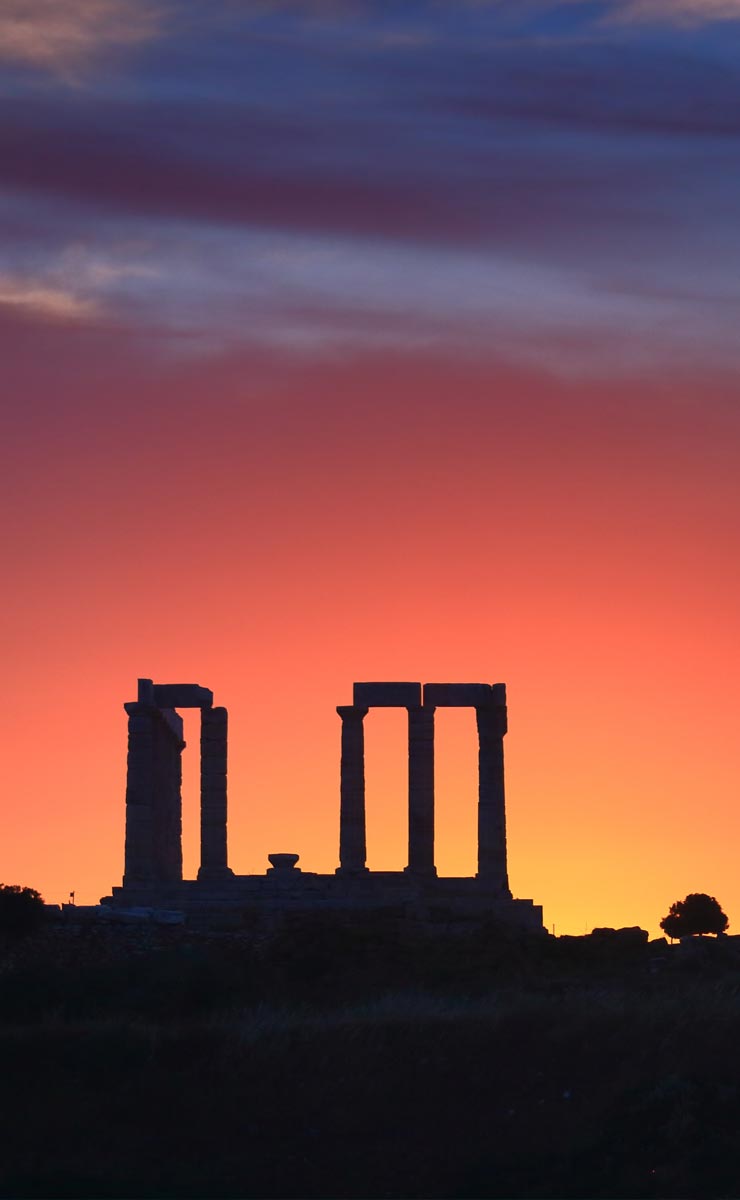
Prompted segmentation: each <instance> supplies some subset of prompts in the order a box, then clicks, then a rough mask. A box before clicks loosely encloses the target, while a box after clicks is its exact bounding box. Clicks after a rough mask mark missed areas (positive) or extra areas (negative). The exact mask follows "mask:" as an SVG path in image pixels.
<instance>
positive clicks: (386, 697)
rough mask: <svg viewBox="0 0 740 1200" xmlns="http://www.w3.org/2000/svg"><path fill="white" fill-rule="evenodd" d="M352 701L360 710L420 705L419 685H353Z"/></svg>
mask: <svg viewBox="0 0 740 1200" xmlns="http://www.w3.org/2000/svg"><path fill="white" fill-rule="evenodd" d="M352 701H353V704H354V705H356V706H358V707H361V708H409V707H410V706H411V705H412V704H421V684H420V683H355V684H354V685H353V687H352Z"/></svg>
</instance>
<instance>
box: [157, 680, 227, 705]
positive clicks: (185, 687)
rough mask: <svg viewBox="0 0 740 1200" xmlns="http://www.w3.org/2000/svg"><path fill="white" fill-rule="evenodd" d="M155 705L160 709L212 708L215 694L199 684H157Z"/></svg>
mask: <svg viewBox="0 0 740 1200" xmlns="http://www.w3.org/2000/svg"><path fill="white" fill-rule="evenodd" d="M153 691H154V703H155V704H156V705H157V706H158V707H159V708H210V707H211V706H212V704H213V692H212V691H211V690H210V688H204V687H201V686H200V685H199V684H197V683H155V684H154V687H153Z"/></svg>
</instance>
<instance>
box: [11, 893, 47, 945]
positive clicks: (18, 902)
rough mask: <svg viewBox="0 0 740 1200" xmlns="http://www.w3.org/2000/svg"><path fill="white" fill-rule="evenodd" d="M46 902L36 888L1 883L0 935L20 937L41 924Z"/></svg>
mask: <svg viewBox="0 0 740 1200" xmlns="http://www.w3.org/2000/svg"><path fill="white" fill-rule="evenodd" d="M43 915H44V901H43V900H42V898H41V895H40V894H39V892H37V891H36V889H35V888H30V887H20V886H19V885H18V884H17V883H0V933H4V934H11V935H14V936H19V935H22V934H26V933H31V932H32V931H33V930H34V929H36V928H37V927H38V926H39V924H40V923H41V921H42V919H43Z"/></svg>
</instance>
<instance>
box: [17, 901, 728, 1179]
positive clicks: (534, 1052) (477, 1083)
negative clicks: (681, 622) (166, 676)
mask: <svg viewBox="0 0 740 1200" xmlns="http://www.w3.org/2000/svg"><path fill="white" fill-rule="evenodd" d="M691 949H692V950H693V953H691V952H687V951H686V948H685V947H681V948H680V949H679V948H678V947H666V946H664V945H663V946H661V945H659V944H658V945H656V944H652V945H650V946H648V945H646V944H640V942H639V939H637V940H634V939H633V940H630V938H626V939H624V940H623V941H620V939H618V938H617V939H611V940H610V939H608V938H607V939H606V940H604V939H603V938H602V939H592V938H583V939H557V940H555V939H552V938H547V937H545V938H543V939H539V940H535V941H533V942H531V943H525V944H522V943H520V942H517V941H512V940H510V939H509V938H507V937H506V936H505V935H502V934H501V933H500V932H497V931H496V930H495V929H488V930H479V931H477V932H475V933H468V934H450V933H445V934H441V935H435V936H434V937H431V936H429V935H427V934H423V933H420V932H418V931H417V932H416V933H410V932H409V931H408V930H407V931H406V932H403V931H402V930H401V929H400V927H399V928H396V927H394V926H393V925H392V924H389V923H387V924H386V925H385V926H383V928H379V927H378V925H377V922H376V923H375V925H373V924H372V923H371V924H369V925H367V926H364V927H363V926H357V925H356V926H354V927H353V928H352V929H347V928H335V929H332V928H329V929H327V928H322V927H320V926H316V925H311V924H304V925H302V926H296V927H294V928H291V929H288V930H284V931H283V932H282V933H278V934H273V935H271V936H269V937H264V936H262V937H255V936H254V935H250V934H243V935H241V936H238V935H230V936H222V937H221V938H218V937H213V936H211V937H209V936H206V935H196V934H188V933H187V932H186V931H183V930H158V931H155V930H151V931H144V932H142V931H140V930H139V931H132V930H131V929H127V928H123V929H122V928H117V929H102V928H100V927H97V926H94V925H90V926H83V925H80V926H75V925H74V924H70V923H69V922H67V923H66V924H65V925H64V926H60V927H58V928H54V929H46V930H45V931H44V932H43V933H42V934H41V935H38V936H35V937H33V938H31V939H26V940H25V941H24V942H23V943H18V942H16V943H7V944H5V945H4V947H3V949H2V961H3V968H2V976H1V977H0V984H1V986H0V1022H1V1023H0V1089H1V1090H2V1122H0V1194H1V1195H2V1196H6V1197H10V1196H18V1197H30V1196H38V1197H41V1196H52V1197H66V1196H69V1197H91V1196H103V1197H196V1196H213V1197H319V1196H326V1197H350V1198H354V1197H374V1196H377V1197H408V1198H411V1197H430V1198H434V1197H461V1198H463V1197H470V1198H477V1197H581V1196H583V1197H586V1196H593V1197H679V1198H680V1197H737V1196H738V1195H740V1036H738V1035H739V1034H740V952H739V951H738V949H737V943H735V941H734V939H732V940H731V939H724V940H718V941H713V940H712V941H711V942H709V940H707V941H705V942H704V944H703V945H701V946H700V947H698V948H694V947H692V948H691Z"/></svg>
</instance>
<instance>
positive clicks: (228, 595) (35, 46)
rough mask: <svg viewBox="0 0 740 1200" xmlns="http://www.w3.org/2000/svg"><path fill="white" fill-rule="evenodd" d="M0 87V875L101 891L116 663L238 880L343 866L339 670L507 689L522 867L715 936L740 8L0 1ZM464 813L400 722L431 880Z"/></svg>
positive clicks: (189, 818) (192, 829) (444, 733)
mask: <svg viewBox="0 0 740 1200" xmlns="http://www.w3.org/2000/svg"><path fill="white" fill-rule="evenodd" d="M0 75H1V78H2V120H1V121H0V396H1V397H2V442H3V446H4V448H5V452H4V463H5V465H4V469H3V472H2V476H1V477H0V487H2V491H3V493H4V502H3V504H2V510H1V511H2V518H1V520H2V526H3V543H4V546H5V556H4V557H5V565H6V571H5V572H4V588H3V603H2V621H3V624H4V636H3V651H4V653H3V657H4V662H3V690H4V700H5V703H4V706H3V735H2V744H3V748H4V749H3V754H2V762H1V764H0V770H1V772H2V792H1V793H0V794H1V795H2V801H1V804H2V818H3V819H2V837H1V839H0V880H1V881H2V882H5V883H22V884H29V885H31V886H35V887H37V888H39V890H40V891H41V892H42V893H43V895H44V897H45V898H46V899H47V900H49V901H54V902H61V901H62V900H66V899H67V896H68V893H69V892H70V891H71V890H74V891H75V892H76V896H77V900H78V902H80V903H95V902H96V901H97V900H98V898H99V897H100V896H102V895H104V894H106V893H107V892H109V890H110V888H111V886H113V885H114V884H118V883H120V881H121V875H122V870H123V831H124V789H125V753H126V717H125V714H124V711H123V703H124V702H125V701H128V700H133V699H135V698H136V679H137V677H138V676H147V677H150V678H153V679H155V680H156V681H157V682H162V683H165V682H198V683H200V684H202V685H204V686H206V687H210V688H212V689H213V691H214V693H215V700H216V703H218V704H225V705H226V706H227V707H228V709H229V712H230V776H229V800H230V858H231V865H232V866H233V868H234V869H235V870H236V871H238V872H240V873H247V872H262V871H264V870H265V869H266V867H267V865H268V864H267V854H268V853H270V852H274V851H295V852H298V853H300V855H301V860H300V864H299V865H300V866H302V867H303V868H304V869H305V870H316V871H322V872H328V871H333V870H334V868H335V867H336V865H337V861H338V857H337V855H338V809H339V737H340V721H339V718H338V716H337V714H336V712H335V707H336V705H337V704H346V703H350V702H351V698H352V682H353V680H373V679H378V680H382V679H389V680H392V679H400V680H404V679H405V680H420V681H485V682H497V681H505V682H506V684H507V689H508V696H509V734H508V736H507V740H506V753H507V797H508V825H509V871H510V879H511V884H512V888H513V890H514V894H515V895H517V896H521V897H529V898H532V899H534V900H535V902H536V903H539V904H542V905H543V906H544V913H545V921H546V923H547V925H548V926H549V927H550V928H552V926H553V925H554V926H555V927H556V929H557V932H558V933H582V932H583V931H584V929H591V928H592V927H593V926H595V925H616V926H619V925H634V924H640V925H642V926H643V927H645V928H648V929H650V930H651V932H652V933H653V934H655V933H656V932H657V926H658V921H659V920H660V918H661V917H662V916H664V915H665V913H666V912H667V910H668V907H669V905H670V903H671V902H672V901H674V900H676V899H680V898H682V897H683V896H685V895H686V893H687V892H690V891H707V892H709V893H711V894H713V895H715V896H716V897H717V898H718V900H719V901H720V903H721V904H722V905H723V907H724V909H725V911H726V912H727V914H728V916H729V918H730V922H731V929H730V932H740V870H739V868H738V863H739V862H740V814H739V812H738V807H739V802H740V753H739V751H738V727H739V726H740V669H739V668H740V661H739V660H740V654H739V653H738V612H739V611H740V558H739V556H738V549H739V542H740V408H739V402H740V390H739V388H738V384H739V383H740V337H739V336H738V329H739V326H740V224H739V222H738V214H739V212H740V0H610V2H609V0H602V2H601V3H589V2H586V0H564V2H560V3H556V2H555V0H552V2H548V0H498V2H497V0H468V2H466V0H426V2H425V3H419V2H417V0H403V2H401V0H374V2H370V0H368V2H366V3H363V2H362V0H355V2H350V0H347V3H342V2H341V0H334V2H330V0H324V2H323V3H322V2H320V0H314V2H310V0H304V2H303V3H290V2H288V0H284V2H278V0H275V2H270V0H216V2H213V0H210V2H208V3H206V2H205V0H170V2H169V3H168V2H167V0H162V2H161V3H158V2H154V0H153V2H151V3H150V2H149V0H66V2H65V3H64V4H60V3H57V2H56V0H0ZM183 715H184V716H185V723H186V738H187V739H188V741H189V747H188V749H187V750H186V752H185V760H186V761H185V795H184V848H185V865H186V873H187V874H188V875H189V876H192V875H193V874H194V872H195V870H196V869H197V865H198V835H197V823H198V808H197V770H198V754H197V741H198V725H197V716H196V714H194V713H187V712H185V713H184V714H183ZM405 738H406V734H405V713H403V712H402V711H386V712H380V711H373V712H371V714H370V715H369V716H368V718H367V720H366V754H367V767H366V773H367V804H368V852H369V865H370V866H371V867H377V868H383V869H389V870H390V869H401V868H402V867H403V866H404V865H405V863H406V852H405V836H406V813H405V804H406V776H405V753H406V741H405ZM475 803H476V734H475V719H474V714H473V712H472V711H448V710H439V711H438V718H437V813H438V834H437V865H438V868H439V870H440V873H441V874H447V875H452V874H470V873H472V872H473V871H474V869H475V867H474V864H475Z"/></svg>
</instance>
